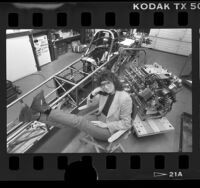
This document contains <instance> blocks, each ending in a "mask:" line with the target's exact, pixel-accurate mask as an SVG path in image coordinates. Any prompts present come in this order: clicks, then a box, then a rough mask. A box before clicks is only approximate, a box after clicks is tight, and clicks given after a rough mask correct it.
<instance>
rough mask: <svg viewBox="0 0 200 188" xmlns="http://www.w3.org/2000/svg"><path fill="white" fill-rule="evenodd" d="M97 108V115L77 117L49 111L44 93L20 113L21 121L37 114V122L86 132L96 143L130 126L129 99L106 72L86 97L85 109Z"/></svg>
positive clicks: (106, 71)
mask: <svg viewBox="0 0 200 188" xmlns="http://www.w3.org/2000/svg"><path fill="white" fill-rule="evenodd" d="M95 105H98V112H97V113H96V114H93V115H88V116H80V115H75V114H67V113H66V112H63V111H61V110H53V109H51V108H50V107H49V106H48V104H47V103H46V101H45V98H44V92H43V91H42V92H40V93H39V94H38V95H37V96H36V97H34V99H33V102H32V105H31V107H30V108H29V107H28V106H27V105H25V106H24V107H23V108H22V110H21V113H20V116H19V120H20V121H32V120H34V119H36V118H35V115H36V114H37V113H40V114H41V115H40V117H39V118H38V119H37V120H38V121H40V122H43V123H47V124H48V125H53V126H56V127H62V128H64V127H66V126H71V127H74V128H78V129H79V130H81V131H84V132H86V133H87V134H89V135H91V136H92V137H94V138H96V139H98V140H104V141H107V140H108V138H109V137H110V136H111V135H112V134H113V133H115V132H116V131H118V130H122V129H129V128H130V127H131V113H132V99H131V97H130V96H129V94H128V93H127V92H125V91H123V89H122V86H121V84H120V82H119V80H118V78H117V77H116V76H115V75H114V73H112V72H110V71H109V70H105V71H103V72H102V73H101V74H100V76H99V79H98V87H97V88H96V89H94V90H93V91H92V92H91V93H90V94H89V96H88V97H87V106H88V107H90V106H95Z"/></svg>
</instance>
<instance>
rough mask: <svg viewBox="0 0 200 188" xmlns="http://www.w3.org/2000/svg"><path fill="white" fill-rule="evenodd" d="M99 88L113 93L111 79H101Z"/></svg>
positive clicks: (113, 86) (113, 88)
mask: <svg viewBox="0 0 200 188" xmlns="http://www.w3.org/2000/svg"><path fill="white" fill-rule="evenodd" d="M101 88H102V90H103V91H104V92H106V93H109V94H111V93H114V92H115V85H114V84H113V82H111V81H108V80H107V81H102V82H101Z"/></svg>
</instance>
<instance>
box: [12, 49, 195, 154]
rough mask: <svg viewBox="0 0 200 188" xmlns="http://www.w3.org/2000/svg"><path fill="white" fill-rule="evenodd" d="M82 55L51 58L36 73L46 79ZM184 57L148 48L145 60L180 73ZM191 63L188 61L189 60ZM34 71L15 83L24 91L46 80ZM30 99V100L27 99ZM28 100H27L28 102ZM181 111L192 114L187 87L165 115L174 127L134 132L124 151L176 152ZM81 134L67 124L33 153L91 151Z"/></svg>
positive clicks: (69, 54)
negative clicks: (145, 133) (150, 133)
mask: <svg viewBox="0 0 200 188" xmlns="http://www.w3.org/2000/svg"><path fill="white" fill-rule="evenodd" d="M80 56H81V54H75V53H71V52H69V53H67V54H64V55H62V56H60V57H59V58H58V59H57V60H56V61H53V62H51V63H49V64H47V65H45V66H43V67H42V70H41V71H40V72H39V73H40V74H41V75H44V76H45V78H49V77H50V76H51V75H52V74H54V73H56V72H58V71H59V70H61V69H62V68H64V67H65V66H67V65H68V64H70V63H71V62H72V61H74V60H76V59H77V58H79V57H80ZM186 60H187V58H186V57H184V56H179V55H174V54H169V53H164V52H160V51H154V50H150V49H149V50H148V53H147V63H148V64H152V63H154V62H157V63H158V64H161V65H163V66H164V67H166V68H167V69H168V70H169V71H171V72H173V73H174V74H176V75H179V73H180V72H181V69H182V67H183V65H184V64H185V61H186ZM190 65H191V63H190ZM189 69H190V70H191V67H188V68H186V69H185V70H186V71H185V72H184V74H188V73H189V72H187V71H189ZM45 78H44V77H42V76H39V75H37V74H34V75H30V76H28V77H25V78H23V79H20V80H18V81H16V82H15V83H14V84H15V85H17V86H19V87H20V89H21V90H22V91H23V93H22V94H21V95H23V94H25V93H26V92H28V91H29V90H31V89H32V88H34V87H35V86H37V85H39V84H40V83H41V82H43V81H44V79H45ZM31 101H32V100H31V99H30V102H31ZM30 102H29V103H30ZM18 112H19V110H16V111H15V112H13V113H14V114H12V115H11V117H13V116H17V115H18ZM182 112H187V113H190V114H192V92H191V90H189V89H187V88H185V87H184V88H183V89H182V90H181V91H180V92H179V93H178V94H177V102H176V103H175V104H174V106H173V109H172V111H171V112H170V113H168V114H167V118H168V120H169V121H170V123H171V124H172V125H173V126H174V128H175V130H174V131H172V132H169V133H165V134H159V135H153V136H148V137H143V138H138V137H136V136H135V135H130V136H129V137H128V139H126V140H124V141H123V142H122V145H123V147H124V148H125V151H126V152H178V148H179V137H180V116H181V114H182ZM82 136H83V133H80V132H79V131H77V130H75V129H73V128H71V127H68V128H66V129H59V130H58V131H57V132H56V133H55V134H54V135H51V137H49V138H48V139H47V140H46V141H45V143H43V144H42V145H41V146H40V147H39V148H37V149H36V150H35V151H34V152H36V153H61V152H62V153H65V152H66V153H68V152H69V153H79V152H94V150H93V148H92V147H90V146H89V145H83V144H81V143H80V142H79V139H80V138H81V137H82Z"/></svg>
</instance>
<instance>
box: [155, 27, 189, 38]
mask: <svg viewBox="0 0 200 188" xmlns="http://www.w3.org/2000/svg"><path fill="white" fill-rule="evenodd" d="M185 32H186V29H160V32H159V34H158V37H160V38H165V39H174V40H181V39H182V38H183V36H184V34H185Z"/></svg>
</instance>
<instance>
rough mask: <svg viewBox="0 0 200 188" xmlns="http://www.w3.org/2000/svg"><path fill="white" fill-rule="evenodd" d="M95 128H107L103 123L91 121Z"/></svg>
mask: <svg viewBox="0 0 200 188" xmlns="http://www.w3.org/2000/svg"><path fill="white" fill-rule="evenodd" d="M91 122H92V123H93V124H94V125H95V126H98V127H101V128H108V126H107V124H106V123H103V122H102V121H91Z"/></svg>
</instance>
